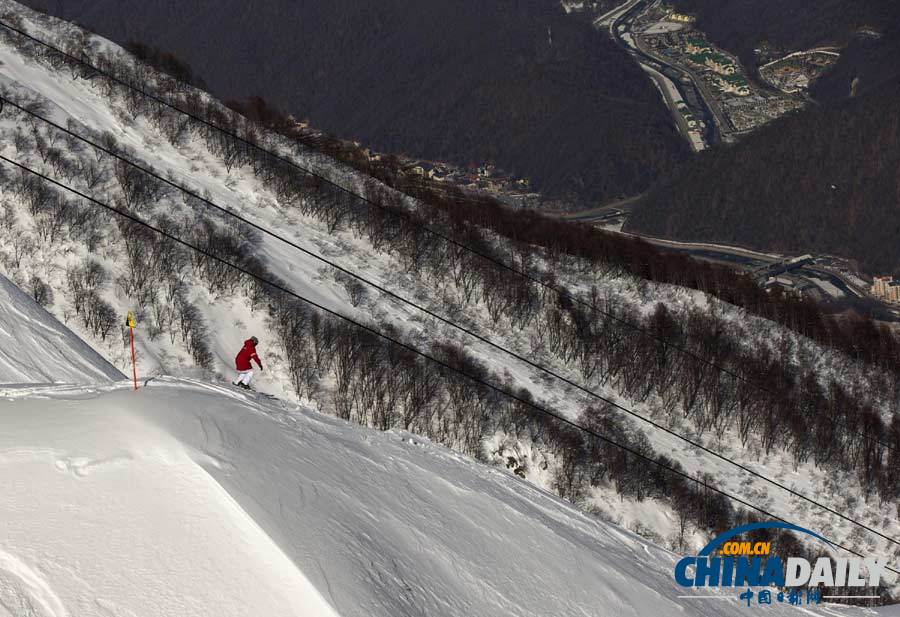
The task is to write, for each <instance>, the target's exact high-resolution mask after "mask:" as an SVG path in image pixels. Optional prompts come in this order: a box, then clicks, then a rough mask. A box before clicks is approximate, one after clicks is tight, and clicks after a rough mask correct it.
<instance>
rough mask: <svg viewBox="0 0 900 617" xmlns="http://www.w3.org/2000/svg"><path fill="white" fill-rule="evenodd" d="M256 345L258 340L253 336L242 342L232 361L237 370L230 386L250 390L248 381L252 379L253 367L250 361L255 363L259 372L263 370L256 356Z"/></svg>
mask: <svg viewBox="0 0 900 617" xmlns="http://www.w3.org/2000/svg"><path fill="white" fill-rule="evenodd" d="M258 343H259V339H258V338H256V337H255V336H251V337H250V338H248V339H247V340H246V341H244V346H243V347H242V348H241V350H240V351H239V352H238V355H237V357H236V358H235V359H234V366H235V368H236V369H237V372H238V376H237V379H236V380H235V381H232V382H231V383H232V384H234V385H236V386H239V387H241V388H245V389H247V390H249V389H250V380H251V379H253V365H252V364H250V361H251V360H253V361H254V362H256V365H257V366H259V370H260V371H262V370H263V366H262V362H260V361H259V356H258V355H256V345H257V344H258Z"/></svg>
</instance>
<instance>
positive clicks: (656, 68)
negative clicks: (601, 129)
mask: <svg viewBox="0 0 900 617" xmlns="http://www.w3.org/2000/svg"><path fill="white" fill-rule="evenodd" d="M647 6H648V2H647V0H630V1H629V2H626V3H625V4H623V5H621V6H620V7H618V8H616V9H613V10H612V11H610V12H609V13H607V14H606V15H604V16H602V17H601V18H599V19H598V20H597V21H595V22H594V23H595V24H597V25H601V26H604V27H605V26H607V25H608V26H609V33H610V36H611V37H612V38H613V40H614V41H615V42H616V43H618V44H619V46H620V47H622V48H623V49H625V50H626V51H627V52H628V53H629V54H631V56H632V57H633V58H634V59H635V61H637V62H638V64H640V65H641V66H642V67H643V68H644V70H645V71H646V72H647V73H649V74H650V77H651V79H653V80H654V82H656V84H657V85H658V86H659V88H660V90H661V91H662V93H663V98H664V99H665V102H666V105H667V106H668V107H669V109H670V110H671V111H672V114H673V116H676V118H677V119H676V125H677V126H678V128H679V130H680V132H681V133H682V135H683V136H684V137H685V139H687V140H688V142H689V143H691V147H692V148H694V149H695V150H696V149H698V148H697V146H696V145H695V143H694V140H693V139H692V138H691V134H690V131H689V130H688V127H687V124H686V123H685V122H684V119H683V117H682V114H681V111H680V110H679V109H678V108H677V105H676V101H675V100H674V98H673V97H672V96H671V95H667V92H668V91H669V88H670V87H674V88H675V89H676V90H677V91H678V93H679V95H680V96H681V98H682V100H685V101H688V102H691V103H694V104H692V105H691V107H692V111H694V112H695V113H696V114H698V115H699V116H701V117H702V118H703V120H704V122H705V123H706V126H707V130H706V134H705V135H704V138H705V140H706V144H707V145H711V144H713V143H716V142H717V141H719V140H720V135H719V128H718V127H719V122H720V120H719V119H718V116H717V115H716V111H720V110H717V109H714V108H713V107H712V106H711V105H710V101H709V97H710V95H709V93H708V92H707V91H706V90H704V89H703V85H702V84H701V83H699V80H698V79H696V78H695V77H694V75H693V74H692V73H690V72H689V71H686V70H685V69H684V68H683V67H680V66H678V65H675V64H673V63H671V62H669V61H668V60H665V59H664V58H661V57H659V56H656V55H652V54H650V53H648V51H647V50H645V49H643V48H642V47H641V46H640V45H639V43H638V42H637V41H636V40H634V38H633V36H632V35H631V33H630V30H629V29H630V25H631V22H632V21H633V20H634V18H635V17H636V16H637V15H638V14H639V13H640V12H642V11H643V10H644V9H645V8H646V7H647ZM620 26H624V29H623V31H622V32H619V27H620ZM626 37H627V38H626ZM665 73H669V74H665ZM682 77H684V78H686V79H687V80H688V83H689V84H690V85H689V86H688V84H686V83H685V82H684V81H683V80H682ZM687 88H690V91H689V92H688V91H686V89H687ZM696 103H699V104H700V105H701V108H700V109H697V108H696Z"/></svg>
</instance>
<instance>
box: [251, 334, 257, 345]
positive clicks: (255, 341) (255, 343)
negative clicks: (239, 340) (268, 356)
mask: <svg viewBox="0 0 900 617" xmlns="http://www.w3.org/2000/svg"><path fill="white" fill-rule="evenodd" d="M250 340H251V341H253V344H254V345H259V339H258V338H256V337H255V336H251V337H250Z"/></svg>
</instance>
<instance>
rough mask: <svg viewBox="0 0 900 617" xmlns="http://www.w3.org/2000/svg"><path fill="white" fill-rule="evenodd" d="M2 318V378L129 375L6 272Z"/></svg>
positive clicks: (88, 379) (81, 379) (81, 380)
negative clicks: (30, 294)
mask: <svg viewBox="0 0 900 617" xmlns="http://www.w3.org/2000/svg"><path fill="white" fill-rule="evenodd" d="M0 324H2V326H0V383H13V384H26V383H73V384H87V383H97V382H104V381H115V380H118V379H124V377H125V376H124V375H122V373H121V372H119V371H118V370H117V369H116V368H115V367H114V366H113V365H111V364H110V363H109V362H107V361H106V360H104V359H103V358H102V357H101V356H100V355H99V354H98V353H97V352H96V351H94V350H93V349H92V348H91V347H90V346H89V345H88V344H87V343H85V342H84V341H82V340H81V339H80V338H78V337H77V336H75V334H73V333H72V332H71V330H69V329H68V328H66V327H65V326H63V325H62V324H61V323H59V321H57V320H56V318H55V317H53V315H51V314H50V313H48V312H47V311H45V310H44V309H43V308H41V307H40V306H39V305H38V304H37V303H36V302H35V301H34V299H32V298H31V297H30V296H28V295H27V294H25V293H24V292H22V290H20V289H19V288H18V287H16V286H15V285H13V283H12V282H11V281H10V280H9V279H7V278H6V277H5V276H0Z"/></svg>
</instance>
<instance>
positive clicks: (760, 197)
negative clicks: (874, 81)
mask: <svg viewBox="0 0 900 617" xmlns="http://www.w3.org/2000/svg"><path fill="white" fill-rule="evenodd" d="M898 95H900V83H894V84H890V85H889V86H885V87H883V88H881V89H879V90H878V91H877V92H873V93H870V94H866V95H863V96H861V97H859V98H856V99H852V100H850V101H847V102H845V103H844V104H841V105H835V106H827V107H817V106H814V107H812V108H810V109H808V110H807V111H805V112H803V113H801V114H796V115H792V116H789V117H786V118H783V119H781V120H780V121H777V122H775V123H773V124H772V125H770V126H768V127H766V128H764V129H762V130H760V131H759V132H758V133H755V134H753V135H751V136H749V137H747V138H746V139H744V140H742V141H741V142H740V143H738V144H737V145H735V146H733V147H730V148H718V149H716V150H713V151H710V152H707V153H704V154H703V155H702V156H699V157H698V158H697V159H696V160H695V161H693V162H692V163H691V164H689V165H686V166H685V168H683V169H682V170H681V173H680V174H679V175H678V177H677V178H674V179H672V180H671V181H669V182H667V183H664V184H663V185H662V186H660V187H657V188H656V189H655V190H654V191H653V192H652V194H651V195H650V196H649V197H648V198H647V199H646V200H645V201H644V202H643V203H642V204H640V206H639V207H638V208H637V209H636V211H635V212H634V215H633V216H632V218H631V220H630V221H629V227H630V228H631V229H633V230H637V231H642V232H645V233H650V234H653V235H659V236H666V237H673V238H678V239H681V240H703V241H715V242H724V243H729V244H739V245H744V246H750V247H754V248H759V249H771V250H780V251H785V252H788V253H803V252H827V253H832V254H837V255H843V256H847V257H852V258H855V259H857V260H859V262H860V264H861V266H862V268H863V269H864V270H865V271H867V272H869V273H873V274H877V273H887V272H893V273H900V242H898V238H900V105H898V104H897V97H898Z"/></svg>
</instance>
